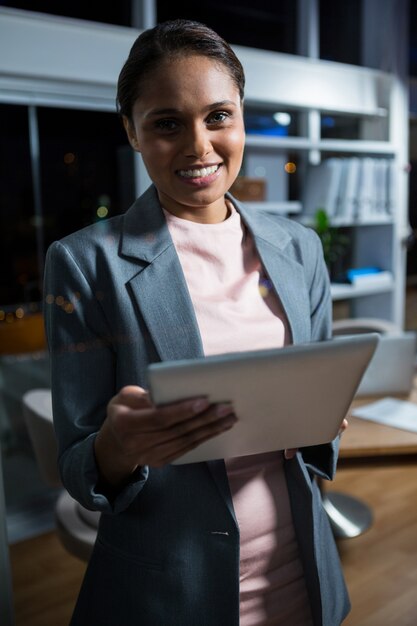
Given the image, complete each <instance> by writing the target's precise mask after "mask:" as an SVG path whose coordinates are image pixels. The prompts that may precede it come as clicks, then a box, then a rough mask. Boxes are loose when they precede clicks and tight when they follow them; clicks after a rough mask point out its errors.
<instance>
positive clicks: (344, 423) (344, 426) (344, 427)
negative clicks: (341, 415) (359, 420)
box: [339, 418, 349, 435]
mask: <svg viewBox="0 0 417 626" xmlns="http://www.w3.org/2000/svg"><path fill="white" fill-rule="evenodd" d="M348 426H349V422H348V421H347V419H346V418H345V419H344V420H343V422H342V424H341V426H340V429H339V435H342V434H343V433H344V432H345V430H346V428H347V427H348Z"/></svg>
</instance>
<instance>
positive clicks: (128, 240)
mask: <svg viewBox="0 0 417 626" xmlns="http://www.w3.org/2000/svg"><path fill="white" fill-rule="evenodd" d="M172 245H173V242H172V239H171V235H170V234H169V230H168V227H167V225H166V220H165V216H164V213H163V210H162V208H161V204H160V202H159V198H158V194H157V191H156V189H155V187H154V185H151V186H150V187H149V188H148V189H147V190H146V191H145V193H144V194H142V195H141V196H140V198H138V199H137V200H136V202H135V203H134V204H133V205H132V206H131V207H130V209H128V211H127V212H126V213H125V216H124V221H123V228H122V236H121V241H120V248H119V253H120V255H121V256H123V257H130V258H132V259H141V260H143V261H146V262H147V263H152V261H153V260H154V259H156V257H158V256H159V255H160V254H161V253H162V252H164V251H165V250H166V249H167V248H169V247H170V246H172Z"/></svg>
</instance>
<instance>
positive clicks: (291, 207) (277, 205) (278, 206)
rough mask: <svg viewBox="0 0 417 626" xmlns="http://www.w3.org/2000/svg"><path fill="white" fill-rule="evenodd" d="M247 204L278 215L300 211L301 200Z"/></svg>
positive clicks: (252, 207)
mask: <svg viewBox="0 0 417 626" xmlns="http://www.w3.org/2000/svg"><path fill="white" fill-rule="evenodd" d="M245 206H247V207H250V208H251V209H254V210H255V211H268V213H274V214H278V215H288V214H289V213H300V212H301V208H302V207H301V202H295V201H294V202H290V201H288V202H245Z"/></svg>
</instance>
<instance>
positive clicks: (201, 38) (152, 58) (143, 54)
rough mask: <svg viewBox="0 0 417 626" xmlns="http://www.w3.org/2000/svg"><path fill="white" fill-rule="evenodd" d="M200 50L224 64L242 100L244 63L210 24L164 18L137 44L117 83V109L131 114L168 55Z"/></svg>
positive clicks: (200, 52) (169, 56)
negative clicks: (148, 80) (143, 88)
mask: <svg viewBox="0 0 417 626" xmlns="http://www.w3.org/2000/svg"><path fill="white" fill-rule="evenodd" d="M187 54H197V55H201V56H205V57H210V58H212V59H213V60H215V61H217V62H218V63H221V64H222V65H224V66H225V67H226V68H227V70H228V71H229V74H230V76H231V78H232V80H233V82H234V83H235V85H236V87H237V89H238V91H239V94H240V98H241V100H243V93H244V87H245V74H244V71H243V67H242V64H241V63H240V61H239V59H238V58H237V56H236V55H235V53H234V52H233V50H232V49H231V47H230V46H229V44H228V43H227V42H226V41H224V39H222V38H221V37H220V35H218V34H217V33H215V32H214V30H212V29H211V28H209V27H208V26H205V24H201V23H200V22H194V21H191V20H173V21H169V22H162V23H161V24H158V25H157V26H155V27H154V28H151V29H149V30H145V31H144V32H143V33H141V34H140V35H139V37H138V38H137V39H136V41H135V43H134V44H133V46H132V48H131V50H130V53H129V56H128V58H127V60H126V62H125V64H124V66H123V68H122V70H121V72H120V75H119V80H118V83H117V99H116V103H117V109H118V111H119V113H120V114H121V115H126V116H127V117H128V118H130V117H131V115H132V108H133V105H134V103H135V101H136V100H137V98H138V97H139V96H140V90H141V83H142V81H143V80H144V79H145V78H147V77H148V76H149V75H150V74H151V72H152V71H153V70H155V68H156V66H157V65H158V64H159V63H161V62H162V61H164V60H165V59H166V58H172V57H173V56H183V55H187Z"/></svg>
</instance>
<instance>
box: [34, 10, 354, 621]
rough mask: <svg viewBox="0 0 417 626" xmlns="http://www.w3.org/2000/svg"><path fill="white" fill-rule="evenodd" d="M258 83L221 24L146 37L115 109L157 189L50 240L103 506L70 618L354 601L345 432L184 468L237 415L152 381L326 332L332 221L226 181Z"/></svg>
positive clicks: (81, 416)
mask: <svg viewBox="0 0 417 626" xmlns="http://www.w3.org/2000/svg"><path fill="white" fill-rule="evenodd" d="M243 88H244V74H243V70H242V67H241V65H240V63H239V61H238V59H237V58H236V56H235V55H234V53H233V52H232V50H231V48H230V47H229V46H228V45H227V44H226V43H225V42H224V41H223V40H222V39H221V38H220V37H219V36H218V35H217V34H216V33H214V32H213V31H211V30H210V29H208V28H207V27H205V26H203V25H201V24H198V23H195V22H187V21H181V20H178V21H175V22H168V23H164V24H161V25H159V26H157V27H156V28H154V29H152V30H148V31H145V32H144V33H142V34H141V35H140V36H139V38H138V39H137V40H136V42H135V44H134V45H133V47H132V50H131V52H130V55H129V58H128V60H127V61H126V63H125V65H124V67H123V69H122V71H121V74H120V77H119V83H118V104H119V109H120V113H121V115H122V119H123V123H124V126H125V129H126V132H127V135H128V138H129V141H130V143H131V145H132V147H133V149H134V150H137V151H138V152H140V153H141V154H142V157H143V160H144V162H145V165H146V167H147V170H148V172H149V175H150V177H151V179H152V181H153V185H152V186H151V187H150V188H149V189H148V190H147V191H146V192H145V193H144V194H143V196H142V197H141V198H139V200H137V201H136V202H135V204H134V205H133V206H132V207H131V208H130V209H129V210H128V211H127V213H126V214H125V215H124V216H119V217H115V218H113V219H110V220H108V221H106V222H104V223H99V224H96V225H93V226H90V227H88V228H86V229H84V230H82V231H80V232H78V233H76V234H74V235H70V236H69V237H66V238H65V239H63V240H62V241H60V242H55V244H53V245H52V246H51V248H50V250H49V252H48V260H47V271H46V293H47V295H51V294H52V295H55V296H56V295H62V296H63V298H64V305H62V306H58V305H57V304H55V303H53V304H50V305H48V307H47V310H46V322H47V331H48V339H49V344H50V349H51V358H52V372H53V380H52V388H53V402H54V417H55V423H56V432H57V436H58V440H59V463H60V468H61V473H62V478H63V482H64V484H65V486H66V488H67V489H68V490H69V492H70V493H71V494H72V495H73V496H74V497H75V498H76V499H77V500H79V501H80V502H81V503H82V504H83V505H84V506H86V507H88V508H91V509H96V510H99V511H102V512H103V515H102V516H101V520H100V528H99V532H98V539H97V542H96V545H95V548H94V551H93V555H92V557H91V560H90V563H89V566H88V569H87V573H86V576H85V580H84V582H83V586H82V589H81V592H80V596H79V599H78V602H77V606H76V608H75V612H74V615H73V620H72V624H73V625H77V626H78V625H80V626H81V625H82V626H86V625H94V626H102V625H103V626H104V625H108V626H116V625H117V624H123V626H129V625H130V624H132V625H133V624H135V625H136V624H141V625H143V626H194V625H195V624H201V625H204V626H233V625H237V624H239V623H240V624H241V625H242V626H244V625H245V626H250V625H255V624H256V625H258V626H260V625H266V624H286V625H287V626H288V625H289V626H297V625H300V626H307V625H309V624H315V625H318V624H323V625H325V626H336V625H337V624H340V622H341V621H342V619H343V618H344V616H345V615H346V613H347V611H348V600H347V595H346V590H345V586H344V582H343V576H342V574H341V570H340V564H339V560H338V555H337V551H336V548H335V545H334V541H333V538H332V534H331V531H330V528H329V524H328V521H327V518H326V515H325V514H324V512H323V509H322V507H321V502H320V495H319V492H318V489H317V486H316V484H315V482H314V480H313V479H312V476H313V475H314V474H317V475H320V476H324V477H326V478H331V477H332V476H333V474H334V471H335V466H336V457H337V443H338V442H337V441H335V442H334V443H332V444H329V445H323V446H315V447H312V448H304V449H302V450H300V451H285V454H284V451H277V452H274V453H272V454H266V455H254V456H250V457H246V458H242V459H228V460H226V461H225V462H224V461H213V462H209V463H199V464H190V465H170V462H171V461H172V460H173V459H175V458H176V457H178V456H180V455H182V454H183V453H184V452H185V451H187V450H190V449H192V448H193V447H195V446H196V445H198V443H200V442H202V441H204V440H206V439H207V438H209V437H212V436H214V435H215V434H217V433H219V432H221V431H223V430H225V429H228V428H231V427H233V424H234V423H235V421H236V416H235V415H234V413H233V407H232V406H230V405H229V404H228V403H224V404H220V405H217V406H210V405H208V403H207V401H206V400H205V399H204V398H192V399H186V400H184V401H183V402H179V403H176V404H173V405H170V406H167V407H164V408H156V407H155V406H153V405H152V404H151V402H150V399H149V397H148V394H147V392H146V386H147V380H146V370H147V366H148V364H149V363H151V362H154V361H158V360H168V359H180V358H193V357H198V356H203V355H208V354H215V353H220V352H229V351H236V350H252V349H259V348H272V347H279V346H283V345H285V344H287V343H291V342H294V343H297V342H305V341H316V340H320V339H325V338H327V337H328V336H329V334H330V324H331V300H330V293H329V284H328V277H327V272H326V269H325V266H324V263H323V258H322V251H321V246H320V243H319V240H318V238H317V237H316V235H315V234H314V233H313V231H311V230H309V229H306V228H304V227H302V226H300V225H298V224H296V223H294V222H292V221H289V220H286V219H284V218H279V217H271V216H267V215H264V214H261V213H256V214H255V213H253V212H251V211H250V210H249V209H247V208H245V207H244V206H243V205H241V204H239V203H238V202H236V201H235V200H234V199H233V198H232V197H231V196H230V195H228V193H227V192H228V189H229V188H230V186H231V185H232V183H233V181H234V180H235V178H236V176H237V174H238V172H239V169H240V166H241V161H242V154H243V148H244V139H245V136H244V125H243V113H242V104H243ZM261 285H262V286H263V287H264V288H263V290H260V286H261ZM265 285H267V286H268V289H267V290H266V293H265ZM47 301H48V302H51V301H52V298H47ZM59 301H60V302H61V303H62V299H61V300H59ZM55 302H56V300H55Z"/></svg>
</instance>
